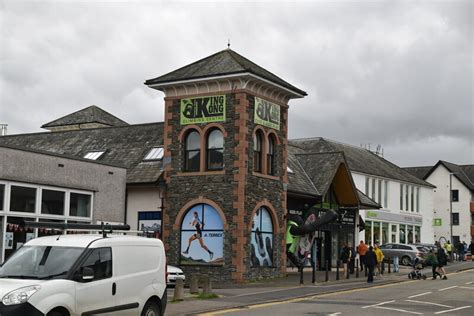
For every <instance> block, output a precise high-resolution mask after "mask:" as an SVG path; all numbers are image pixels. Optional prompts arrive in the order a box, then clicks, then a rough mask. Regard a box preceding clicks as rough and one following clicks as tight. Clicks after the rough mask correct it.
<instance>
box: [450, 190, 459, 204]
mask: <svg viewBox="0 0 474 316" xmlns="http://www.w3.org/2000/svg"><path fill="white" fill-rule="evenodd" d="M451 201H452V202H459V190H451Z"/></svg>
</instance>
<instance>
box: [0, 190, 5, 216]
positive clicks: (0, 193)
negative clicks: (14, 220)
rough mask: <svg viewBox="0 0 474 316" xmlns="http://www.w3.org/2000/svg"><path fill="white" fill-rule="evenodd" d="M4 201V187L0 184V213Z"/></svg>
mask: <svg viewBox="0 0 474 316" xmlns="http://www.w3.org/2000/svg"><path fill="white" fill-rule="evenodd" d="M4 201H5V185H4V184H0V211H3V209H4V206H3V203H4Z"/></svg>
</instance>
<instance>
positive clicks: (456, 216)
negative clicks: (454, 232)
mask: <svg viewBox="0 0 474 316" xmlns="http://www.w3.org/2000/svg"><path fill="white" fill-rule="evenodd" d="M453 225H455V226H458V225H459V213H453Z"/></svg>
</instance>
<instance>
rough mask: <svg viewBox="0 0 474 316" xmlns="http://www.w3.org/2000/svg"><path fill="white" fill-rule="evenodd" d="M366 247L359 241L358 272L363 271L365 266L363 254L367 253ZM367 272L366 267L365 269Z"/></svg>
mask: <svg viewBox="0 0 474 316" xmlns="http://www.w3.org/2000/svg"><path fill="white" fill-rule="evenodd" d="M367 250H368V249H367V245H366V244H365V243H364V241H363V240H361V241H360V243H359V246H358V247H357V253H358V254H359V260H360V271H364V266H365V254H366V253H367ZM365 269H366V270H367V267H366V268H365Z"/></svg>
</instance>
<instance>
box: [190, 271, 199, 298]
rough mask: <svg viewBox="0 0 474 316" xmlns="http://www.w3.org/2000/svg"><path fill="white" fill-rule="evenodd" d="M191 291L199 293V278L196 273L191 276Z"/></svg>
mask: <svg viewBox="0 0 474 316" xmlns="http://www.w3.org/2000/svg"><path fill="white" fill-rule="evenodd" d="M189 293H191V294H198V293H199V278H198V277H197V276H195V275H193V276H191V280H190V282H189Z"/></svg>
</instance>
